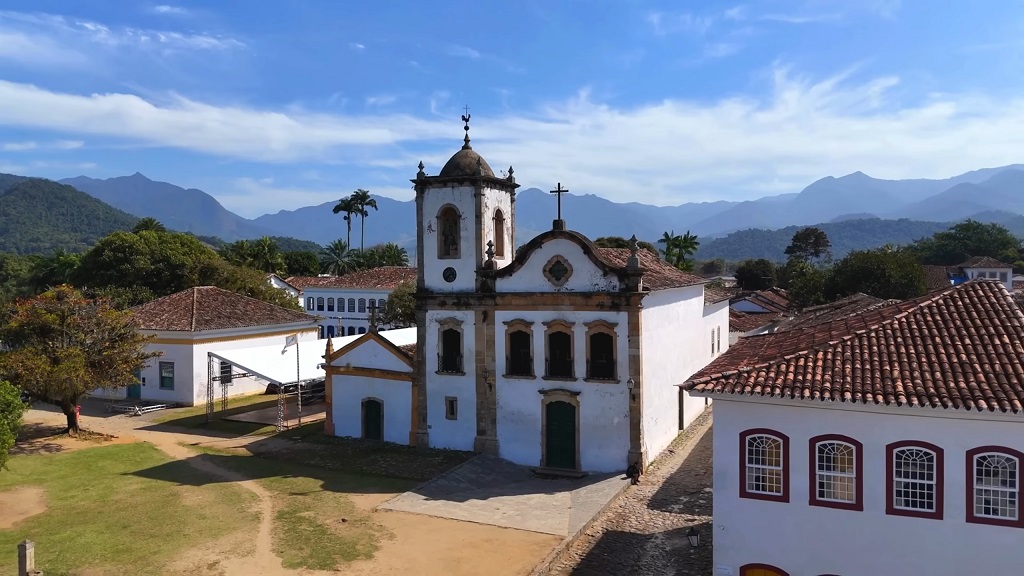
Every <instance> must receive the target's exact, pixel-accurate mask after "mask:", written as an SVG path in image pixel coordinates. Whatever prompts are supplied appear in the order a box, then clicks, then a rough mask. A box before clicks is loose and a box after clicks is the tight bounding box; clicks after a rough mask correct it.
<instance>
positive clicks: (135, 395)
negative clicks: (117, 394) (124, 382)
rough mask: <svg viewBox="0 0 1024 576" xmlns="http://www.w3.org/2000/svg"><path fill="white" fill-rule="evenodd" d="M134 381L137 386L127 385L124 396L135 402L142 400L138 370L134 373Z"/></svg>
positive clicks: (140, 376) (140, 373)
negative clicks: (136, 382)
mask: <svg viewBox="0 0 1024 576" xmlns="http://www.w3.org/2000/svg"><path fill="white" fill-rule="evenodd" d="M135 379H136V380H137V381H138V382H139V383H138V384H129V385H128V389H127V390H126V396H127V397H128V399H129V400H137V399H139V398H142V372H141V371H139V370H136V371H135Z"/></svg>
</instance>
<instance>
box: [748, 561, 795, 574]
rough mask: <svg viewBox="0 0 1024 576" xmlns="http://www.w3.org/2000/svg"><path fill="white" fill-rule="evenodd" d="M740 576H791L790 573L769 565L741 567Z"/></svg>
mask: <svg viewBox="0 0 1024 576" xmlns="http://www.w3.org/2000/svg"><path fill="white" fill-rule="evenodd" d="M740 576H789V573H788V572H785V571H783V570H781V569H779V568H776V567H775V566H769V565H768V564H747V565H744V566H740Z"/></svg>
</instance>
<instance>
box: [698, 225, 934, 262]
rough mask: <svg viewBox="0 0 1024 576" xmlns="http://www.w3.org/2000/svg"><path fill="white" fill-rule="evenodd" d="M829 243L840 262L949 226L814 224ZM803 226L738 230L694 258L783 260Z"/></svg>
mask: <svg viewBox="0 0 1024 576" xmlns="http://www.w3.org/2000/svg"><path fill="white" fill-rule="evenodd" d="M815 226H816V227H817V228H820V229H821V230H823V231H825V233H826V234H828V237H829V239H830V240H831V241H832V256H833V257H834V258H842V257H843V256H845V255H847V254H848V253H850V252H852V251H854V250H867V249H870V248H877V247H879V246H884V245H886V244H894V245H907V244H910V243H911V242H913V241H914V240H917V239H919V238H924V237H927V236H931V235H932V234H935V233H936V232H940V231H942V230H945V229H947V228H949V224H948V223H945V224H944V223H940V222H921V221H917V220H906V219H901V220H881V219H879V218H868V219H860V220H843V221H842V222H829V223H826V224H817V225H815ZM801 228H804V226H789V227H786V228H781V229H779V230H756V229H754V230H741V231H739V232H733V233H732V234H729V235H728V236H724V237H722V238H716V239H714V240H707V241H705V242H702V243H701V246H700V249H699V250H697V253H696V255H695V256H696V258H698V259H701V260H714V259H716V258H721V259H724V260H747V259H749V258H767V259H768V260H773V261H776V262H784V261H785V260H786V246H789V243H790V241H791V240H792V239H793V234H795V233H796V232H797V231H798V230H800V229H801Z"/></svg>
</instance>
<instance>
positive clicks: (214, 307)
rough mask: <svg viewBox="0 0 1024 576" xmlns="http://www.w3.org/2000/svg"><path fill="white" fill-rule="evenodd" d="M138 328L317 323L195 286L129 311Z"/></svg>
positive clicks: (274, 307) (294, 312)
mask: <svg viewBox="0 0 1024 576" xmlns="http://www.w3.org/2000/svg"><path fill="white" fill-rule="evenodd" d="M131 312H132V315H133V316H134V318H135V322H136V323H137V325H138V327H139V328H142V329H144V330H168V331H176V332H199V331H202V330H222V329H227V328H248V327H252V326H274V325H278V324H293V323H296V322H309V323H310V324H312V323H314V322H316V321H317V318H316V316H310V315H308V314H303V313H302V312H299V311H297V310H289V309H287V308H282V307H280V306H277V305H274V304H271V303H269V302H264V301H262V300H257V299H255V298H250V297H248V296H242V295H241V294H235V293H234V292H229V291H227V290H223V289H221V288H217V287H216V286H199V287H196V288H189V289H188V290H182V291H181V292H176V293H174V294H171V295H170V296H164V297H163V298H157V299H156V300H153V301H152V302H147V303H145V304H142V305H140V306H136V307H135V308H132V309H131Z"/></svg>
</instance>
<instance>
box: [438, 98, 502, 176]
mask: <svg viewBox="0 0 1024 576" xmlns="http://www.w3.org/2000/svg"><path fill="white" fill-rule="evenodd" d="M462 121H463V122H465V123H466V126H465V128H463V130H465V131H466V137H465V138H464V139H463V144H462V149H461V150H459V151H458V152H456V153H455V154H454V155H453V156H452V157H451V158H449V159H448V162H446V163H445V165H444V168H441V173H440V174H438V176H440V177H441V178H456V177H461V176H486V177H488V178H494V171H493V170H491V167H490V166H489V165H488V164H487V160H484V157H483V156H481V155H479V154H477V153H476V150H473V147H472V146H470V145H469V115H468V113H467V115H465V116H463V117H462Z"/></svg>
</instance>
